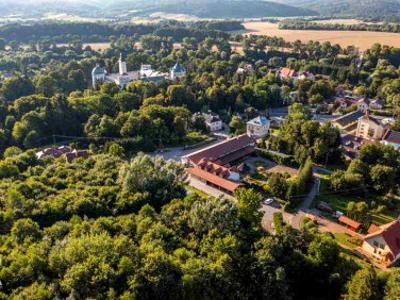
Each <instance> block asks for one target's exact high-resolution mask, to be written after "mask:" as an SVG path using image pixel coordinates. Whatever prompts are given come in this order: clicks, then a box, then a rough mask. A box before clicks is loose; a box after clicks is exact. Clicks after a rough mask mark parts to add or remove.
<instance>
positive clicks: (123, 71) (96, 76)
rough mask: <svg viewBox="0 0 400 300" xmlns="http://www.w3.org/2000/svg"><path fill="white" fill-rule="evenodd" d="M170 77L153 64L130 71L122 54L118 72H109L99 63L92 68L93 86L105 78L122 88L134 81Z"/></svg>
mask: <svg viewBox="0 0 400 300" xmlns="http://www.w3.org/2000/svg"><path fill="white" fill-rule="evenodd" d="M168 77H169V75H168V73H161V72H158V71H155V70H153V69H152V67H151V65H141V67H140V70H137V71H130V72H129V71H128V67H127V65H126V62H125V60H124V58H123V56H122V54H121V56H120V58H119V61H118V73H111V74H107V72H106V71H105V70H104V69H103V68H102V67H100V66H99V65H97V66H96V67H95V68H94V69H93V70H92V82H93V88H96V86H97V85H98V84H100V83H101V82H103V81H105V80H107V81H111V82H114V83H115V84H117V85H118V86H119V87H120V88H124V87H125V86H126V85H127V84H128V83H129V82H132V81H137V80H143V81H160V80H164V79H167V78H168Z"/></svg>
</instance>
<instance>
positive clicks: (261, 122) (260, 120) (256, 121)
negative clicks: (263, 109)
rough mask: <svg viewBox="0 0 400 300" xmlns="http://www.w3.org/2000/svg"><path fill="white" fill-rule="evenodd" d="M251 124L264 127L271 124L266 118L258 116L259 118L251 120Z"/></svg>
mask: <svg viewBox="0 0 400 300" xmlns="http://www.w3.org/2000/svg"><path fill="white" fill-rule="evenodd" d="M249 123H250V124H255V125H261V126H264V125H267V124H268V123H269V120H268V119H267V118H266V117H264V116H258V117H257V118H254V119H252V120H250V121H249Z"/></svg>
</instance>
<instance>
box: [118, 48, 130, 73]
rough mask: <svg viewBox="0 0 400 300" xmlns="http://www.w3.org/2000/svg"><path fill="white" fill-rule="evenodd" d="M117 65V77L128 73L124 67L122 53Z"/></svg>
mask: <svg viewBox="0 0 400 300" xmlns="http://www.w3.org/2000/svg"><path fill="white" fill-rule="evenodd" d="M118 65H119V75H126V74H127V73H128V69H127V67H126V62H125V60H124V58H123V57H122V53H121V55H120V56H119V61H118Z"/></svg>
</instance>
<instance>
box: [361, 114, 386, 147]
mask: <svg viewBox="0 0 400 300" xmlns="http://www.w3.org/2000/svg"><path fill="white" fill-rule="evenodd" d="M385 132H386V126H384V125H382V124H381V122H380V121H379V120H378V119H377V118H375V117H372V116H370V114H369V111H368V110H367V113H366V114H365V115H364V116H362V117H361V118H359V119H358V122H357V130H356V136H358V137H362V138H365V139H372V140H380V139H382V137H383V135H384V134H385Z"/></svg>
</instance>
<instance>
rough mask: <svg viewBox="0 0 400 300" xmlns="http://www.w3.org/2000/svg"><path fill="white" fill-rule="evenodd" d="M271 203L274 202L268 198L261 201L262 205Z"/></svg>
mask: <svg viewBox="0 0 400 300" xmlns="http://www.w3.org/2000/svg"><path fill="white" fill-rule="evenodd" d="M272 202H274V199H272V198H268V199H265V200H264V201H263V203H264V204H265V205H270V204H271V203H272Z"/></svg>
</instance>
